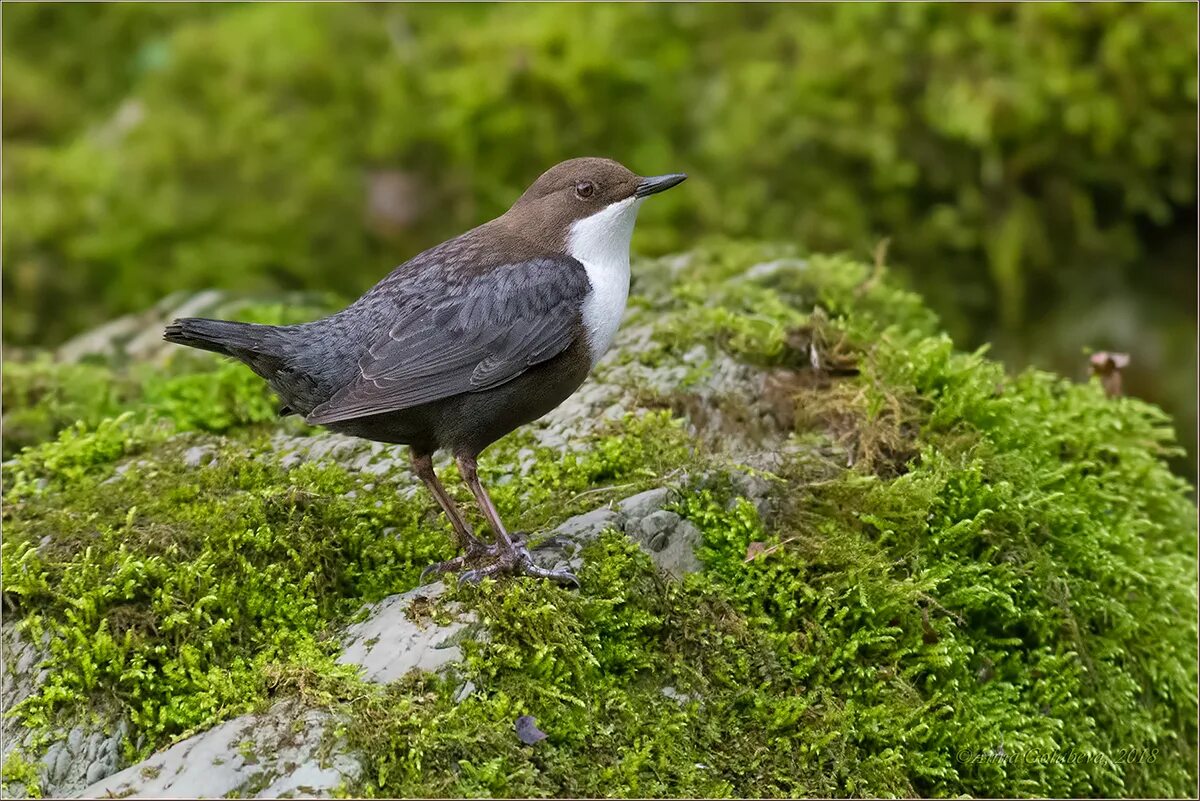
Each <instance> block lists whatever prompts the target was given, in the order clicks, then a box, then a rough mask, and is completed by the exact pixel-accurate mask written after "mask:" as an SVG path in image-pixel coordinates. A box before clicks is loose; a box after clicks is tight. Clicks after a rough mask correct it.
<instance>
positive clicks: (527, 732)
mask: <svg viewBox="0 0 1200 801" xmlns="http://www.w3.org/2000/svg"><path fill="white" fill-rule="evenodd" d="M515 728H516V730H517V739H519V740H520V741H521V742H523V743H525V745H533V744H534V743H537V742H540V741H542V740H545V739H546V732H544V731H542V730H541V729H539V728H538V727H537V718H535V717H534V716H533V715H521V717H519V718H517V724H516V727H515Z"/></svg>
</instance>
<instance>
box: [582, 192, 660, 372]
mask: <svg viewBox="0 0 1200 801" xmlns="http://www.w3.org/2000/svg"><path fill="white" fill-rule="evenodd" d="M641 205H642V198H629V199H628V200H622V201H620V202H619V203H613V204H611V205H609V206H608V207H606V208H605V209H604V210H603V211H599V212H597V213H595V214H593V215H592V216H591V217H585V218H583V219H582V220H578V221H577V222H575V224H573V225H572V226H571V233H570V236H568V238H567V252H568V253H569V254H570V255H571V256H572V257H574V258H575V259H577V260H578V261H579V262H580V263H581V264H582V265H583V266H584V268H585V269H586V270H587V276H588V281H589V282H590V283H591V285H592V291H591V292H590V293H589V294H588V296H587V299H586V300H585V301H584V303H583V326H584V328H585V329H586V330H587V334H588V341H589V343H590V344H591V350H592V366H593V367H595V366H596V363H597V362H599V361H600V357H601V356H603V355H604V354H605V352H606V351H607V350H608V348H609V346H610V345H612V341H613V337H614V336H616V334H617V328H619V327H620V325H621V318H622V317H623V316H624V314H625V301H626V300H627V299H628V297H629V240H630V239H631V238H632V237H633V224H634V222H636V221H637V213H638V208H640V207H641Z"/></svg>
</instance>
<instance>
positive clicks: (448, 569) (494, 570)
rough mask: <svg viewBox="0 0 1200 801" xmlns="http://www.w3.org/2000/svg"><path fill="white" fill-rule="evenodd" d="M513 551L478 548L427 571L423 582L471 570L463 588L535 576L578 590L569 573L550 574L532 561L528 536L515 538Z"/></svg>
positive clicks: (499, 547)
mask: <svg viewBox="0 0 1200 801" xmlns="http://www.w3.org/2000/svg"><path fill="white" fill-rule="evenodd" d="M512 540H513V544H512V548H509V547H507V546H505V545H503V544H501V543H496V544H494V545H487V546H484V547H482V548H475V549H472V550H470V551H468V552H467V553H464V554H462V555H461V556H456V557H454V558H453V559H448V560H447V561H445V562H437V563H435V564H432V565H430V566H429V567H427V568H425V570H424V571H423V572H422V573H421V580H422V581H424V580H425V578H426V577H427V576H429V575H439V576H440V575H443V574H445V573H456V572H458V571H460V570H462V569H463V568H466V567H470V566H472V565H477V566H476V567H471V569H470V570H466V571H465V572H463V573H462V574H461V575H459V577H458V581H459V583H460V584H478V583H479V582H480V581H482V580H483V579H485V578H487V577H488V576H502V575H509V576H533V577H534V578H543V579H549V580H550V581H553V582H556V583H558V584H564V585H566V584H573V585H575V586H576V587H578V586H579V579H577V578H576V577H575V574H573V573H571V572H570V571H569V570H550V569H548V568H544V567H542V566H541V565H539V564H537V563H536V562H535V561H533V556H532V555H531V554H530V553H529V549H528V548H526V547H525V542H524V541H525V535H524V534H523V533H516V534H513V535H512Z"/></svg>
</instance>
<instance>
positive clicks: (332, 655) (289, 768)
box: [3, 243, 1197, 797]
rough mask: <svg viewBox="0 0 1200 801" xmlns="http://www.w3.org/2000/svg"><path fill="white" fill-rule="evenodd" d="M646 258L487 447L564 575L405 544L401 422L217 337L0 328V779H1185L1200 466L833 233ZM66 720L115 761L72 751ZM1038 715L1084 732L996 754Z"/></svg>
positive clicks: (208, 786) (1169, 784)
mask: <svg viewBox="0 0 1200 801" xmlns="http://www.w3.org/2000/svg"><path fill="white" fill-rule="evenodd" d="M634 275H635V279H634V281H635V283H634V286H633V293H634V296H633V298H632V299H631V308H630V312H629V315H628V318H627V320H626V324H625V326H624V328H623V330H622V332H621V334H620V336H619V338H618V340H617V343H616V346H615V348H614V350H613V352H612V353H610V354H609V356H608V357H606V359H605V360H604V362H602V364H601V365H600V367H599V369H598V370H597V374H596V375H595V376H594V377H593V378H592V379H590V380H589V382H588V383H587V384H586V385H585V386H584V387H583V388H582V389H581V390H580V392H579V393H577V394H576V395H575V396H574V397H572V398H571V399H570V400H569V401H568V402H567V403H565V404H563V406H562V407H560V408H559V409H557V410H555V411H554V412H553V413H551V414H550V415H547V417H546V418H544V419H543V420H541V421H538V422H537V423H535V424H533V425H531V426H528V427H526V428H524V429H522V430H519V431H517V432H514V433H513V434H512V435H510V436H509V437H506V438H505V439H504V440H502V441H501V442H499V443H497V444H496V445H495V446H494V447H493V448H491V449H489V450H488V451H487V452H486V453H485V454H484V458H483V460H482V463H481V472H482V473H483V474H484V478H485V481H487V482H489V486H490V487H492V488H493V496H494V499H495V501H496V503H497V505H498V507H499V508H500V511H501V513H502V514H503V515H504V516H505V518H506V520H508V521H509V522H510V525H512V527H513V528H514V530H521V531H525V532H528V533H529V536H530V542H531V547H533V549H534V553H535V555H536V556H537V558H538V559H539V560H542V561H543V562H544V563H546V564H555V563H567V564H570V565H572V566H573V567H574V568H575V569H576V570H577V571H578V574H579V576H580V580H581V585H582V586H581V587H580V589H579V590H577V591H575V590H567V589H563V588H560V587H555V586H551V585H548V584H545V583H542V582H537V581H532V580H527V579H520V580H504V581H499V582H496V581H491V580H489V581H485V582H484V583H483V585H482V586H479V587H468V586H458V585H457V584H456V583H455V582H454V580H453V579H452V578H451V579H448V580H447V582H446V583H445V585H441V584H438V585H428V586H421V583H420V572H421V570H422V568H423V567H425V566H426V565H427V564H429V563H431V562H434V561H437V560H440V559H445V558H447V557H449V556H450V555H451V553H452V546H451V538H450V536H449V530H448V526H447V524H446V523H445V521H444V520H443V518H442V517H441V516H440V514H439V511H438V509H437V507H436V505H435V504H434V502H433V501H432V500H431V499H430V498H429V497H427V495H426V494H425V493H424V492H423V491H422V490H421V488H420V487H419V485H418V484H417V483H416V482H414V481H413V479H412V478H411V476H410V475H409V473H408V470H407V466H406V459H405V453H404V450H403V449H402V448H397V447H390V446H383V445H379V444H376V443H366V442H361V441H357V440H352V439H349V438H345V437H339V436H337V435H333V434H329V433H327V432H323V431H320V430H317V429H313V428H311V427H308V426H306V425H304V424H303V423H302V422H301V421H298V420H296V419H295V418H287V419H284V420H278V419H276V417H275V402H274V399H273V398H271V397H270V394H269V392H268V391H267V390H266V389H265V387H264V386H263V385H262V383H261V381H259V380H258V379H257V378H256V377H254V376H253V375H252V374H251V373H250V372H249V371H248V370H245V369H244V368H242V367H241V366H240V365H236V364H230V363H227V362H222V361H220V360H218V359H216V358H215V357H213V358H210V357H209V355H207V354H200V355H197V354H190V353H184V352H174V351H171V350H164V351H161V352H156V353H155V355H154V356H153V357H152V358H153V359H154V360H155V363H154V366H153V369H149V368H147V367H146V366H145V364H146V363H145V361H144V360H143V359H142V358H141V357H139V358H133V354H124V353H122V352H121V350H120V342H116V344H113V345H111V347H110V345H108V344H106V345H104V346H103V347H100V346H97V347H98V350H96V354H100V355H103V357H104V359H107V360H108V361H106V362H95V363H89V364H86V365H83V364H76V363H62V362H56V361H49V360H45V359H43V360H40V361H35V362H32V363H28V364H19V365H14V366H13V368H11V369H10V368H9V366H7V365H6V376H5V378H6V381H5V422H6V424H7V423H8V421H9V419H10V416H12V415H15V416H14V417H12V419H13V420H15V421H17V422H18V423H20V425H18V426H16V429H15V435H16V436H17V439H14V440H11V441H10V440H8V439H7V437H8V436H9V426H8V425H6V426H5V436H6V442H5V452H6V454H13V455H12V456H11V458H9V460H8V461H6V462H5V463H4V484H5V497H4V501H5V510H4V514H5V532H4V541H3V568H4V588H3V589H4V603H5V610H4V611H5V616H6V621H5V624H4V629H3V631H4V645H5V654H4V656H5V662H4V664H5V671H6V673H5V679H4V701H5V711H6V720H5V731H6V733H11V732H13V731H17V730H19V731H20V732H22V733H23V734H21V736H20V738H19V740H20V741H19V743H18V744H17V745H16V746H15V748H14V750H11V751H10V752H8V753H6V761H5V770H4V781H5V790H6V795H9V794H11V795H19V794H26V795H32V794H36V793H37V792H41V793H46V794H54V793H63V792H72V791H75V790H81V791H82V792H83V793H84V794H85V795H99V794H103V793H104V792H108V791H113V792H116V793H118V794H121V793H134V794H145V795H154V794H159V793H165V792H168V791H170V792H175V793H186V794H201V793H203V794H209V793H212V794H225V793H235V794H245V795H262V796H280V795H285V794H307V795H314V794H319V795H336V794H349V795H367V796H405V795H430V794H435V795H448V796H468V795H497V796H534V795H539V796H540V795H576V796H593V795H609V796H612V795H616V796H620V795H648V796H653V795H671V796H686V795H690V796H700V797H704V796H800V795H914V794H917V795H951V794H954V795H960V794H969V795H1014V794H1020V795H1054V796H1066V795H1072V796H1080V795H1153V794H1164V795H1179V794H1185V793H1186V792H1188V790H1189V788H1191V787H1194V784H1195V781H1196V775H1195V755H1196V728H1195V717H1194V713H1195V709H1196V678H1197V676H1196V656H1197V655H1196V631H1195V616H1194V614H1193V613H1194V611H1195V608H1196V592H1195V584H1196V566H1195V563H1194V540H1195V536H1196V529H1195V507H1194V506H1193V505H1192V503H1191V501H1190V500H1189V499H1188V489H1189V488H1188V487H1187V486H1186V485H1185V484H1184V482H1182V481H1181V480H1179V479H1178V478H1176V477H1174V476H1172V475H1171V473H1170V472H1169V471H1168V470H1167V468H1166V467H1165V464H1164V459H1165V457H1167V456H1168V455H1170V454H1171V453H1172V452H1173V450H1174V448H1175V445H1174V443H1173V439H1172V434H1171V431H1170V422H1169V420H1167V419H1166V418H1165V417H1164V416H1163V415H1162V414H1161V412H1159V411H1158V410H1156V409H1155V408H1153V407H1151V406H1149V405H1147V404H1144V403H1141V402H1139V401H1137V400H1135V399H1130V398H1117V399H1114V398H1108V397H1106V396H1105V395H1104V393H1103V391H1102V390H1101V389H1100V387H1098V386H1097V385H1094V384H1072V383H1070V382H1068V381H1065V380H1063V379H1060V378H1057V377H1054V376H1051V375H1048V374H1045V373H1040V372H1036V371H1027V372H1024V373H1021V374H1019V375H1008V374H1006V373H1005V372H1004V370H1003V369H1002V367H1001V366H1000V365H998V364H995V363H994V362H991V361H989V360H988V359H987V358H986V357H985V355H984V354H983V353H973V354H964V353H959V352H956V351H955V350H954V348H953V345H952V343H951V342H950V341H949V339H948V338H947V337H945V336H944V335H942V334H940V333H939V331H938V328H937V322H936V320H935V319H934V317H933V316H932V315H931V314H930V313H929V312H928V310H927V309H926V308H925V307H924V305H923V304H922V303H921V301H920V299H919V298H917V297H915V296H914V295H912V294H910V293H907V292H905V291H903V290H900V289H898V288H896V287H895V286H894V285H892V284H891V283H890V281H889V279H888V278H887V276H886V273H885V272H884V271H881V270H878V269H876V268H873V267H871V266H867V265H862V264H859V263H856V262H854V261H851V260H848V259H845V258H838V257H820V256H810V257H807V258H803V259H802V258H799V257H798V256H797V255H796V254H795V253H794V252H793V251H792V250H791V249H789V248H787V247H779V246H762V245H747V244H741V243H717V244H713V245H711V246H707V247H704V248H700V249H698V250H696V251H694V252H691V253H688V254H684V255H682V256H677V257H671V258H666V259H660V260H657V261H652V262H641V263H639V264H638V265H636V267H635V270H634ZM211 300H212V299H211V298H210V299H206V300H205V302H206V303H207V302H210V301H211ZM181 302H185V301H183V300H182V299H173V300H172V303H171V304H168V305H177V304H178V303H181ZM164 308H166V306H164ZM156 313H157V312H156ZM243 313H244V314H245V316H247V317H254V316H256V315H257V316H261V317H262V318H263V319H267V320H274V321H278V320H280V319H281V315H284V314H285V313H284V312H282V311H281V310H280V309H279V308H278V307H271V308H267V309H256V308H254V307H247V308H244V309H243ZM314 313H315V311H314ZM284 319H286V316H285V317H284ZM115 328H119V329H120V330H121V331H122V332H124V333H122V335H121V336H122V337H123V339H121V341H124V342H141V341H142V339H140V338H139V335H138V334H136V333H134V332H132V331H126V328H127V327H121V326H116V327H115ZM139 353H140V351H139ZM145 358H150V357H145ZM81 381H83V382H84V385H83V386H84V387H85V388H86V391H83V389H81V385H80V383H79V382H81ZM76 421H78V422H76ZM439 469H440V470H441V471H442V472H443V477H444V480H445V483H446V484H447V486H448V487H449V488H450V491H451V493H452V494H453V495H454V496H455V497H456V499H458V500H459V501H460V502H461V503H462V505H463V507H464V508H465V509H469V510H472V511H471V520H472V523H473V524H474V525H476V526H479V527H480V528H482V527H483V524H482V521H481V519H480V517H479V516H478V515H477V514H475V513H474V511H473V505H472V504H471V503H469V494H468V493H467V492H466V490H465V489H464V488H463V487H461V485H460V482H458V481H457V480H456V476H455V468H454V466H453V465H452V464H451V463H449V462H448V461H447V460H443V461H442V462H441V463H440V464H439ZM34 644H36V645H34ZM525 716H530V717H532V718H533V719H535V720H536V727H537V729H538V730H539V731H540V732H543V733H544V734H545V735H546V736H545V738H544V739H539V738H526V739H532V740H533V742H528V743H527V742H523V741H522V740H521V738H519V737H518V736H517V734H516V729H515V726H516V721H517V720H518V719H523V718H524V717H525ZM293 724H294V726H295V727H297V728H296V729H295V730H293V728H292V726H293ZM97 726H98V727H99V728H96V729H93V728H88V727H97ZM247 726H253V727H257V729H259V730H261V731H262V732H264V734H263V735H262V736H261V737H258V735H255V737H258V739H255V737H250V736H247V737H243V736H242V734H241V732H242V731H243V730H244V729H245V728H246V727H247ZM93 730H96V731H106V732H107V733H106V734H105V735H104V737H107V738H108V739H107V740H105V742H108V741H109V740H111V741H112V742H113V743H114V745H113V746H112V749H111V750H112V753H113V758H112V759H111V760H109V761H108V762H104V763H103V767H101V768H94V769H93V768H92V767H91V765H92V764H100V763H99V762H97V761H96V760H95V759H93V760H92V761H91V762H85V761H84V760H86V758H87V755H86V751H87V748H86V747H84V748H83V751H84V754H83V755H82V756H79V757H75V756H71V757H66V756H63V755H64V754H75V751H74V750H71V749H72V748H75V746H71V745H70V744H71V742H72V738H74V740H75V741H77V742H76V746H78V745H79V744H80V743H84V742H85V741H87V742H90V740H89V739H88V738H90V737H91V734H89V733H88V732H91V731H93ZM270 732H275V733H276V734H277V735H278V736H275V735H270V736H268V735H269V734H270ZM6 741H7V740H6ZM246 741H253V742H251V743H250V745H248V746H245V748H243V745H244V744H245V742H246ZM64 744H65V745H64ZM106 747H107V746H106ZM97 748H99V746H97ZM197 749H199V750H197ZM76 750H78V749H76ZM243 751H245V753H243ZM118 752H119V753H118ZM201 752H203V753H206V754H209V755H210V756H212V757H213V758H214V759H220V760H222V763H221V765H220V766H218V768H219V769H218V768H214V769H213V771H211V772H208V773H206V774H205V775H204V776H202V777H201V776H198V775H193V774H192V773H189V771H188V770H186V769H181V771H180V770H176V768H180V767H181V765H182V764H183V763H182V759H183V755H185V754H195V753H201ZM251 752H253V753H251ZM106 753H107V752H106ZM1032 753H1038V754H1060V755H1061V754H1066V753H1070V754H1073V755H1074V757H1073V758H1071V759H1068V758H1058V759H1055V758H1052V757H1050V756H1046V757H1044V758H1041V759H1032V758H1023V759H1018V758H1009V756H998V755H1015V754H1024V755H1029V754H1032ZM1131 755H1132V756H1131ZM189 758H190V757H189ZM60 763H62V764H60ZM118 770H119V772H118ZM81 772H82V777H83V779H82V780H80V779H76V778H71V779H68V778H66V777H68V776H70V777H76V776H78V775H79V774H80V773H81ZM99 773H104V774H105V775H97V774H99ZM109 774H112V775H109ZM83 780H86V782H87V783H90V784H91V786H90V787H83V784H82V783H80V782H81V781H83ZM73 782H74V783H73ZM205 782H207V783H205Z"/></svg>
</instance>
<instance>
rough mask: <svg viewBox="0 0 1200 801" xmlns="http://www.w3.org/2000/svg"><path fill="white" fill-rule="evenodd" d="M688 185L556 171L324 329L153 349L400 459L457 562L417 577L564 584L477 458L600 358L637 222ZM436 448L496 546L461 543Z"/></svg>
mask: <svg viewBox="0 0 1200 801" xmlns="http://www.w3.org/2000/svg"><path fill="white" fill-rule="evenodd" d="M686 177H687V176H686V175H683V174H672V175H660V176H656V177H653V178H642V177H640V176H637V175H634V174H633V173H632V172H630V171H629V170H628V169H626V168H625V167H623V166H622V165H620V164H618V163H617V162H615V161H611V160H609V159H602V158H578V159H571V160H570V161H564V162H563V163H561V164H558V165H556V166H554V167H552V168H550V169H549V170H547V171H546V172H544V173H543V174H542V175H541V177H539V178H538V179H537V180H536V181H534V182H533V185H532V186H530V187H529V189H527V190H525V194H523V195H521V197H520V198H518V200H517V202H516V203H514V204H513V206H512V208H510V209H509V210H508V211H506V212H505V213H504V214H502V215H500V216H499V217H497V218H496V219H494V220H492V221H490V222H487V223H484V224H483V225H481V226H479V227H478V228H474V229H472V230H470V231H467V232H466V233H465V234H462V235H461V236H457V237H455V238H454V239H451V240H449V241H448V242H443V243H442V244H440V245H438V246H436V247H434V248H431V249H429V250H427V251H425V252H424V253H421V254H420V255H418V256H416V257H414V258H412V259H410V260H409V261H407V262H405V263H404V264H401V265H400V266H399V267H397V268H396V269H394V270H392V272H391V273H389V274H388V276H387V277H386V278H384V279H383V280H382V281H380V282H379V283H378V284H376V285H375V286H374V287H372V288H371V289H370V290H369V291H367V293H366V294H364V295H363V296H362V297H360V298H359V299H358V300H356V301H355V302H354V303H353V304H351V305H350V306H348V307H347V308H345V309H343V310H342V311H340V312H338V313H337V314H334V315H331V316H329V317H326V318H324V319H321V320H317V321H315V322H311V323H303V324H301V325H288V326H270V325H256V324H251V323H237V322H231V321H227V320H206V319H201V318H187V319H181V320H176V321H175V322H174V323H172V324H171V325H169V326H167V329H166V332H165V334H164V338H165V339H166V340H167V341H168V342H176V343H179V344H181V345H189V346H191V347H193V348H202V349H204V350H211V351H215V352H217V353H221V354H224V355H227V356H232V357H234V358H236V359H239V360H241V361H242V362H245V363H246V364H247V365H249V367H250V369H252V370H253V371H254V372H256V373H258V375H260V376H262V377H263V378H265V379H266V380H267V383H268V384H269V385H270V386H271V389H273V390H274V391H275V393H276V394H278V395H279V397H280V398H281V399H282V400H283V402H284V406H283V408H282V410H281V411H282V412H283V413H284V414H288V413H299V414H302V415H304V416H305V418H306V419H307V420H308V422H310V423H314V424H320V425H323V426H326V427H328V428H330V429H332V430H334V431H338V432H341V433H344V434H350V435H353V436H357V437H363V438H365V439H370V440H376V441H378V442H389V443H400V444H405V445H408V446H410V456H411V459H412V465H413V469H414V471H415V472H416V474H417V475H418V476H419V477H420V479H421V481H422V482H423V483H424V484H425V486H426V487H428V488H429V491H430V492H431V493H433V496H434V498H436V499H437V502H438V504H439V505H440V506H441V507H442V510H443V511H445V513H446V517H448V518H449V519H450V524H451V526H452V527H453V529H454V533H455V536H456V538H457V539H458V542H459V545H460V546H461V547H462V549H463V551H464V553H463V554H462V555H460V556H458V557H456V558H454V559H451V560H450V561H448V562H442V563H440V564H437V565H433V566H431V568H430V570H433V571H436V572H448V571H453V570H459V569H461V568H465V567H470V568H472V569H470V570H468V571H467V572H465V573H463V575H462V576H461V579H460V580H468V581H470V580H476V581H477V580H479V579H480V578H482V577H483V576H487V575H494V574H498V573H506V572H507V573H517V572H520V573H525V574H527V575H532V576H539V577H542V578H549V579H553V580H556V581H563V582H575V577H574V576H573V575H571V574H570V573H569V572H567V571H565V570H547V569H545V568H542V567H540V566H538V565H536V564H534V562H533V560H532V558H531V557H530V554H529V551H528V550H527V549H526V548H525V547H524V545H523V544H521V543H520V542H516V541H514V540H513V538H512V537H511V536H510V535H509V533H508V530H507V529H505V527H504V523H503V522H501V520H500V515H499V514H498V513H497V512H496V507H495V506H494V505H493V504H492V501H491V498H489V497H488V494H487V490H485V489H484V488H483V485H482V484H481V483H480V481H479V474H478V472H477V470H476V459H477V457H478V456H479V454H480V452H481V451H483V449H484V448H486V447H487V446H488V445H490V444H492V443H493V442H495V441H496V440H498V439H499V438H500V437H502V436H504V435H505V434H507V433H508V432H510V431H512V430H513V429H515V428H517V427H518V426H521V425H524V424H525V423H528V422H531V421H533V420H536V419H537V418H539V417H541V416H542V415H544V414H546V413H547V412H549V411H550V410H551V409H553V408H555V407H556V406H558V405H559V404H560V403H562V402H563V401H564V400H566V399H567V397H569V396H570V395H571V393H573V392H574V391H575V390H576V389H578V388H579V385H580V384H582V383H583V381H584V379H585V378H587V375H588V373H589V372H591V369H592V368H593V367H594V366H595V365H596V363H597V362H598V361H599V360H600V357H601V356H603V355H604V352H605V351H607V350H608V347H609V345H610V344H612V340H613V336H614V335H615V334H616V331H617V327H618V326H619V325H620V323H621V317H622V315H623V313H624V311H625V300H626V296H627V295H628V293H629V241H630V237H631V236H632V234H633V224H634V221H635V220H636V218H637V212H638V207H639V206H641V204H642V200H643V199H645V198H646V197H648V196H650V195H653V194H655V193H657V192H662V191H663V190H666V189H670V188H671V187H673V186H675V185H676V184H678V183H680V182H681V181H683V180H684V179H685V178H686ZM439 449H445V450H448V451H449V452H450V453H451V454H452V455H453V456H454V459H455V461H456V462H457V464H458V469H459V473H460V474H461V475H462V478H463V480H464V481H465V482H466V483H467V486H468V487H470V489H471V493H472V494H473V495H474V496H475V500H476V501H477V502H478V503H479V506H480V509H481V510H482V512H483V515H484V517H485V518H486V520H487V522H488V524H489V525H490V526H491V528H492V530H493V532H494V533H495V536H496V541H495V543H494V544H492V545H485V544H484V543H483V542H482V541H480V540H479V539H478V538H476V537H475V535H474V534H472V533H471V530H470V529H469V528H468V527H467V524H466V521H464V520H463V517H462V514H460V512H459V511H458V508H457V507H456V506H455V504H454V501H453V500H452V499H451V498H450V496H449V495H448V494H447V493H446V490H445V489H444V488H443V487H442V485H441V483H440V482H439V481H438V478H437V475H436V473H435V472H434V470H433V458H432V456H433V453H434V452H435V451H437V450H439Z"/></svg>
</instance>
